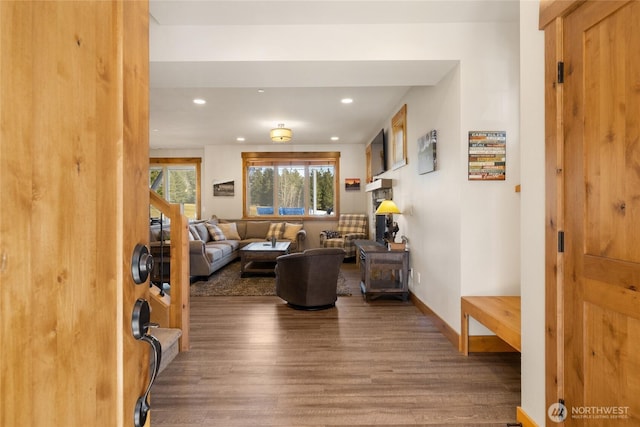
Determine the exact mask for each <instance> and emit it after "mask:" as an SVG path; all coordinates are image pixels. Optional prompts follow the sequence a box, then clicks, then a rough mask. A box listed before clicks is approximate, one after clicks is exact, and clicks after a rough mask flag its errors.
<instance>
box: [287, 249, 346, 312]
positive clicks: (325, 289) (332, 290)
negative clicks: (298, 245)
mask: <svg viewBox="0 0 640 427" xmlns="http://www.w3.org/2000/svg"><path fill="white" fill-rule="evenodd" d="M343 259H344V250H343V249H339V248H327V249H324V248H317V249H307V250H305V251H304V252H298V253H293V254H288V255H281V256H279V257H278V258H277V260H276V295H278V296H279V297H280V298H282V299H283V300H285V301H287V304H289V306H291V307H293V308H296V309H303V310H321V309H325V308H330V307H333V306H334V305H335V303H336V300H337V299H338V275H339V274H340V265H341V264H342V260H343Z"/></svg>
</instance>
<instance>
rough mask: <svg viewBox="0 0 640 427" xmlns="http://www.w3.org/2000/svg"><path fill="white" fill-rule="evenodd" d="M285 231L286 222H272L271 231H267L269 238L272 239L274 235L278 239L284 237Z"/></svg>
mask: <svg viewBox="0 0 640 427" xmlns="http://www.w3.org/2000/svg"><path fill="white" fill-rule="evenodd" d="M283 232H284V222H272V223H271V225H270V226H269V231H267V240H271V238H272V237H275V238H276V239H281V238H282V233H283Z"/></svg>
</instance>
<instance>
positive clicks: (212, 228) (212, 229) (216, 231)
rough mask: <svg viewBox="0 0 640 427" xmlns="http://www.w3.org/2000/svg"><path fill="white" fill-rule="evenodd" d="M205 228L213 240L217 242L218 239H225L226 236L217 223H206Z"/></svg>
mask: <svg viewBox="0 0 640 427" xmlns="http://www.w3.org/2000/svg"><path fill="white" fill-rule="evenodd" d="M207 229H208V230H209V234H210V235H211V238H212V239H213V240H214V241H216V242H219V241H220V240H227V237H226V236H225V235H224V233H223V232H222V230H220V227H218V226H217V225H214V224H207Z"/></svg>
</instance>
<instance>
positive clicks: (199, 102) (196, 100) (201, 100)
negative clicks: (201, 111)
mask: <svg viewBox="0 0 640 427" xmlns="http://www.w3.org/2000/svg"><path fill="white" fill-rule="evenodd" d="M193 103H194V104H198V105H204V104H206V103H207V101H205V100H204V99H202V98H196V99H194V100H193Z"/></svg>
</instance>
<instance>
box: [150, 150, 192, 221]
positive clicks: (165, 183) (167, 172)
mask: <svg viewBox="0 0 640 427" xmlns="http://www.w3.org/2000/svg"><path fill="white" fill-rule="evenodd" d="M149 164H150V165H149V188H150V189H152V190H154V191H155V192H156V193H158V194H159V195H160V196H162V197H163V198H164V199H165V200H166V201H168V202H169V203H177V204H179V205H181V206H182V213H183V214H184V215H185V216H186V217H187V218H189V219H198V218H199V217H200V159H192V158H165V159H160V158H152V159H150V161H149ZM149 215H150V217H159V216H160V213H159V212H158V211H157V210H156V209H154V208H153V207H152V208H151V212H150V214H149Z"/></svg>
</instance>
